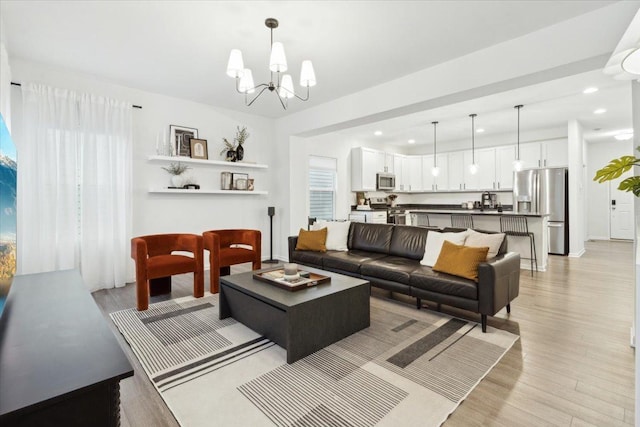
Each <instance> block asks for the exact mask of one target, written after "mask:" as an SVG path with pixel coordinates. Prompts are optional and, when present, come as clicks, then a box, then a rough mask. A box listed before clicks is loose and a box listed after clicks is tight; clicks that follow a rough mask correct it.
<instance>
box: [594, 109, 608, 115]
mask: <svg viewBox="0 0 640 427" xmlns="http://www.w3.org/2000/svg"><path fill="white" fill-rule="evenodd" d="M606 112H607V110H606V109H604V108H598V109H597V110H595V111H594V112H593V114H604V113H606Z"/></svg>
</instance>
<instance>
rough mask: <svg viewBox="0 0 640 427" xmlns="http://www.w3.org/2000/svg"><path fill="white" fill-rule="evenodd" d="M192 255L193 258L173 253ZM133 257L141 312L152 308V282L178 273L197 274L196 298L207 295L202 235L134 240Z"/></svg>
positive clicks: (194, 275)
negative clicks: (150, 294) (179, 252)
mask: <svg viewBox="0 0 640 427" xmlns="http://www.w3.org/2000/svg"><path fill="white" fill-rule="evenodd" d="M174 251H184V252H191V253H192V254H193V258H191V257H188V256H185V255H177V254H175V255H174V254H172V252H174ZM131 258H133V260H134V261H135V263H136V296H137V299H138V310H140V311H142V310H146V309H147V308H148V307H149V291H150V284H149V281H153V280H154V279H160V278H166V277H169V289H170V283H171V282H170V280H171V279H170V277H171V276H172V275H174V274H182V273H191V272H193V296H194V297H196V298H200V297H202V296H204V262H203V243H202V236H198V235H196V234H154V235H149V236H141V237H134V238H133V239H131Z"/></svg>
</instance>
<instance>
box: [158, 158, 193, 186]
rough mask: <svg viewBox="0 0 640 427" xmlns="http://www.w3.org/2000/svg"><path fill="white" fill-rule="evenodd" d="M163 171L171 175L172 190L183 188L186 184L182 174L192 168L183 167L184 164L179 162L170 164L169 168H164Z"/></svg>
mask: <svg viewBox="0 0 640 427" xmlns="http://www.w3.org/2000/svg"><path fill="white" fill-rule="evenodd" d="M162 169H164V170H166V171H167V172H169V174H170V175H171V187H170V188H182V187H183V186H184V184H185V182H184V179H183V177H182V174H183V173H185V172H186V171H187V170H188V169H191V168H190V167H189V166H187V165H183V164H182V163H180V162H177V163H170V164H169V166H167V167H164V166H163V167H162Z"/></svg>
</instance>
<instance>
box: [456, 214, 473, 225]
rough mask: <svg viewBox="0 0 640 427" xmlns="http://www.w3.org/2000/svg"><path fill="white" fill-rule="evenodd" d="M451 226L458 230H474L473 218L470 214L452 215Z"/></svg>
mask: <svg viewBox="0 0 640 427" xmlns="http://www.w3.org/2000/svg"><path fill="white" fill-rule="evenodd" d="M451 226H452V227H456V228H473V217H472V216H471V215H469V214H451Z"/></svg>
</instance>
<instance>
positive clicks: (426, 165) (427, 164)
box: [422, 154, 436, 191]
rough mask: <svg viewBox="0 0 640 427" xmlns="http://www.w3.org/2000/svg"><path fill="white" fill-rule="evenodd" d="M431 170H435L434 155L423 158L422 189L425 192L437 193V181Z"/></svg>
mask: <svg viewBox="0 0 640 427" xmlns="http://www.w3.org/2000/svg"><path fill="white" fill-rule="evenodd" d="M431 169H433V154H427V155H424V156H422V188H423V190H425V191H435V189H436V180H435V177H434V176H433V174H432V173H431Z"/></svg>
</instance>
